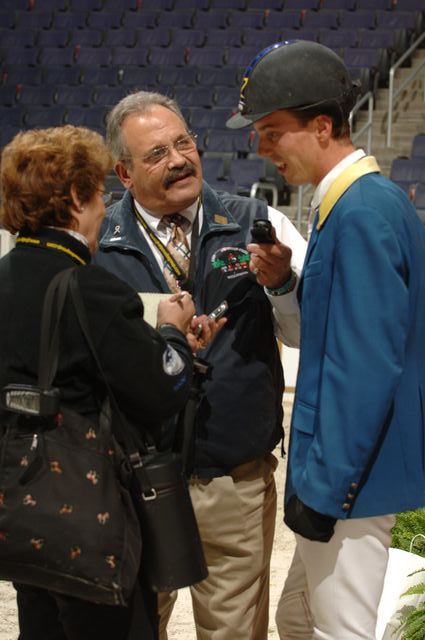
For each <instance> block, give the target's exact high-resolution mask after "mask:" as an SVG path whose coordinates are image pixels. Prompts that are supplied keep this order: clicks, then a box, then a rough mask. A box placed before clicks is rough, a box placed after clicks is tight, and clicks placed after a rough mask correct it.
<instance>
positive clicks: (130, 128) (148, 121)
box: [122, 105, 187, 151]
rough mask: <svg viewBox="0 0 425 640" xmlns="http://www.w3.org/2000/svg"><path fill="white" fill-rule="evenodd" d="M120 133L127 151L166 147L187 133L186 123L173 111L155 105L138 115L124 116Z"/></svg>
mask: <svg viewBox="0 0 425 640" xmlns="http://www.w3.org/2000/svg"><path fill="white" fill-rule="evenodd" d="M122 133H123V138H124V141H125V143H126V145H127V147H128V149H129V150H132V149H134V150H136V149H137V150H138V151H140V150H141V149H143V150H144V149H150V148H151V147H153V146H157V145H167V144H169V143H170V142H174V141H175V140H176V139H177V138H178V137H179V136H181V135H185V134H186V133H187V126H186V123H185V122H184V121H183V120H182V119H181V118H180V117H179V116H178V115H177V114H176V113H174V112H173V111H170V109H167V108H166V107H163V106H161V105H155V106H153V107H150V108H149V109H148V110H146V111H143V112H139V113H130V114H129V115H128V116H126V118H125V120H124V122H123V126H122Z"/></svg>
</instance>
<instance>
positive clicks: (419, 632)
mask: <svg viewBox="0 0 425 640" xmlns="http://www.w3.org/2000/svg"><path fill="white" fill-rule="evenodd" d="M416 573H425V569H419V570H418V571H414V572H413V573H411V574H409V575H412V576H413V575H415V574H416ZM423 594H425V582H421V583H420V584H416V585H413V586H412V587H410V588H409V589H407V591H405V593H403V594H402V597H403V596H412V595H423ZM400 630H402V636H401V637H402V638H403V640H424V637H425V602H422V603H421V604H420V605H419V607H414V606H407V607H406V608H405V609H404V611H403V615H402V616H401V617H400V626H399V627H398V629H396V632H399V631H400ZM396 632H395V633H396Z"/></svg>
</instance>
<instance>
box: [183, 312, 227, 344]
mask: <svg viewBox="0 0 425 640" xmlns="http://www.w3.org/2000/svg"><path fill="white" fill-rule="evenodd" d="M226 322H227V318H220V319H219V320H214V319H213V318H209V317H208V316H207V315H205V314H203V315H201V316H196V317H194V318H193V319H192V322H191V325H190V328H189V330H188V332H187V333H186V338H187V341H188V342H189V344H190V346H191V348H192V352H193V353H196V352H197V351H200V350H201V349H205V347H206V346H207V345H208V344H209V343H210V342H211V340H212V339H213V338H214V337H215V335H216V333H217V332H218V331H220V329H221V327H222V326H223V325H225V324H226Z"/></svg>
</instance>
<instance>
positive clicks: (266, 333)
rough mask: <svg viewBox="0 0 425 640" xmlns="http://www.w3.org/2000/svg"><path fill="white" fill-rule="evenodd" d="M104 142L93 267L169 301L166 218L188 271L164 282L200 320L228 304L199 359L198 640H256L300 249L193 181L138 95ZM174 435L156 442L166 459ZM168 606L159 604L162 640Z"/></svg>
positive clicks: (195, 476) (246, 203) (164, 114)
mask: <svg viewBox="0 0 425 640" xmlns="http://www.w3.org/2000/svg"><path fill="white" fill-rule="evenodd" d="M107 142H108V145H109V147H110V149H111V151H112V154H113V157H114V162H115V171H116V173H117V175H118V176H119V178H120V180H121V182H122V183H123V185H124V186H125V187H126V188H127V192H126V193H125V195H124V196H123V198H122V200H121V201H119V202H118V203H116V204H114V205H113V206H112V207H111V208H110V209H109V211H108V216H107V220H106V223H105V224H104V227H103V231H102V233H101V235H100V238H99V248H100V251H99V252H98V254H97V262H98V263H99V264H101V265H103V266H104V267H106V268H107V269H109V270H111V271H113V272H114V273H115V274H117V275H118V276H120V277H122V278H123V279H124V280H125V281H127V282H128V283H129V284H131V285H132V286H133V287H135V288H136V289H137V290H138V291H140V292H148V293H166V292H169V291H170V289H169V285H168V284H167V282H168V280H166V279H165V276H164V272H163V270H164V263H165V265H166V266H168V267H170V266H171V267H172V259H171V256H170V254H169V252H168V249H167V247H168V243H169V239H170V235H171V234H172V233H173V229H172V228H170V227H172V226H173V225H169V224H167V219H168V221H170V220H171V219H173V220H174V219H175V214H179V218H184V219H185V221H186V224H185V225H184V224H182V227H184V226H186V229H185V231H184V233H185V237H184V240H181V242H180V245H182V244H186V245H187V247H188V249H187V248H186V249H185V251H186V257H188V255H189V254H188V251H190V259H189V260H188V262H189V270H188V272H187V273H185V274H182V273H179V270H178V269H175V268H170V269H169V270H170V271H171V272H172V275H174V276H175V278H176V281H177V284H178V286H180V287H181V288H188V289H190V290H191V291H192V293H193V296H194V301H195V305H196V311H197V313H198V314H201V313H204V312H205V313H210V312H211V311H212V310H213V309H215V308H216V307H217V306H218V305H219V304H220V303H221V302H222V301H223V300H226V301H227V303H228V312H227V323H226V325H225V326H224V328H223V329H222V330H221V332H220V333H219V334H218V335H217V336H216V338H215V339H214V341H213V342H212V343H211V344H209V345H208V347H207V348H206V349H203V350H201V351H199V352H198V353H199V356H200V357H202V358H203V359H205V360H207V361H208V362H209V363H210V365H211V371H210V377H209V378H208V379H206V380H205V382H204V384H203V394H202V397H201V398H200V401H199V406H198V411H197V416H196V427H195V430H196V433H195V441H194V447H193V456H192V459H191V465H190V471H191V475H190V491H191V497H192V501H193V504H194V508H195V512H196V516H197V521H198V525H199V529H200V534H201V538H202V541H203V546H204V551H205V556H206V560H207V564H208V569H209V576H208V578H207V579H206V580H204V581H203V582H201V583H200V584H197V585H194V586H192V587H191V595H192V601H193V608H194V617H195V621H196V633H197V638H198V640H210V639H211V640H212V639H213V638H214V639H218V638H220V640H266V638H267V632H268V606H269V570H270V556H271V550H272V543H273V536H274V526H275V515H276V488H275V482H274V470H275V468H276V465H277V460H276V458H275V457H274V456H273V455H272V451H273V449H274V448H275V447H276V445H277V444H278V443H279V442H280V440H281V438H282V435H283V430H282V418H283V415H282V394H283V389H284V380H283V374H282V366H281V360H280V354H279V349H278V345H277V341H276V336H278V337H279V338H281V339H282V340H283V341H284V342H285V343H286V344H288V345H295V344H297V343H298V331H299V313H298V305H297V303H296V300H295V291H296V287H297V281H298V274H299V273H300V269H301V267H302V263H303V260H304V252H305V241H304V240H303V238H302V237H301V236H300V234H299V233H298V232H297V231H296V229H295V228H294V227H293V225H292V224H291V223H290V222H289V220H288V219H287V218H286V217H285V216H284V215H283V214H282V213H281V212H280V211H277V210H275V209H272V208H271V207H268V206H267V204H266V203H265V202H264V201H262V200H256V199H253V198H243V197H240V196H236V195H231V194H228V193H223V192H220V193H217V192H216V191H214V190H213V189H211V188H210V187H209V186H208V184H207V183H206V182H204V181H203V180H202V168H201V161H200V157H199V154H198V151H197V149H196V142H195V136H194V135H193V134H192V133H191V132H190V131H189V130H188V128H187V125H186V122H185V120H184V118H183V116H182V113H181V111H180V109H179V107H178V106H177V104H176V103H175V102H174V101H173V100H171V99H169V98H167V97H166V96H163V95H161V94H158V93H149V92H143V91H142V92H138V93H135V94H132V95H129V96H127V97H126V98H124V99H123V100H121V102H119V103H118V104H117V105H116V106H115V107H114V109H113V110H112V111H111V113H110V114H109V116H108V120H107ZM255 218H263V219H264V218H265V219H268V220H270V221H271V222H272V224H273V227H274V233H275V236H276V241H275V242H272V243H269V244H263V243H262V244H252V243H251V235H250V228H251V226H252V223H253V220H254V219H255ZM200 337H201V339H202V335H201V336H200ZM134 375H137V371H135V372H134ZM141 419H143V416H141ZM172 431H173V430H172V429H171V428H170V425H168V432H167V431H166V430H164V447H166V446H170V444H171V442H172V439H173V433H172ZM147 553H149V550H147ZM175 597H176V594H161V595H160V598H159V604H160V613H161V623H160V637H161V638H162V639H163V640H164V639H165V638H167V633H166V625H167V622H168V620H169V617H170V615H171V611H172V607H173V604H174V601H175Z"/></svg>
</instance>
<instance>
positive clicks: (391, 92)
mask: <svg viewBox="0 0 425 640" xmlns="http://www.w3.org/2000/svg"><path fill="white" fill-rule="evenodd" d="M424 40H425V32H424V33H422V34H421V35H420V36H419V38H418V39H417V40H415V42H414V43H413V44H412V46H411V47H409V49H408V50H407V51H406V52H405V53H403V55H402V56H401V58H399V59H398V60H397V62H396V63H395V64H393V66H392V67H391V69H390V72H389V81H388V121H387V147H391V143H392V128H393V111H394V101H395V99H396V98H397V97H398V96H399V95H400V93H401V92H402V91H403V90H404V89H405V88H406V87H407V85H408V84H410V83H411V82H412V80H413V79H414V78H416V76H417V75H418V73H419V72H420V71H421V70H422V68H423V69H424V81H423V91H424V101H425V58H424V59H423V60H422V62H420V63H419V65H418V66H417V67H416V69H413V71H412V73H410V74H409V75H408V76H407V78H406V79H405V80H404V81H403V82H402V83H401V85H400V86H399V87H398V88H397V89H394V76H395V72H396V70H397V69H398V68H399V67H400V65H402V64H403V62H404V61H405V60H406V59H407V58H408V57H409V56H410V55H412V53H413V52H414V51H415V50H416V49H417V48H418V47H419V45H420V44H421V42H423V41H424Z"/></svg>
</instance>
